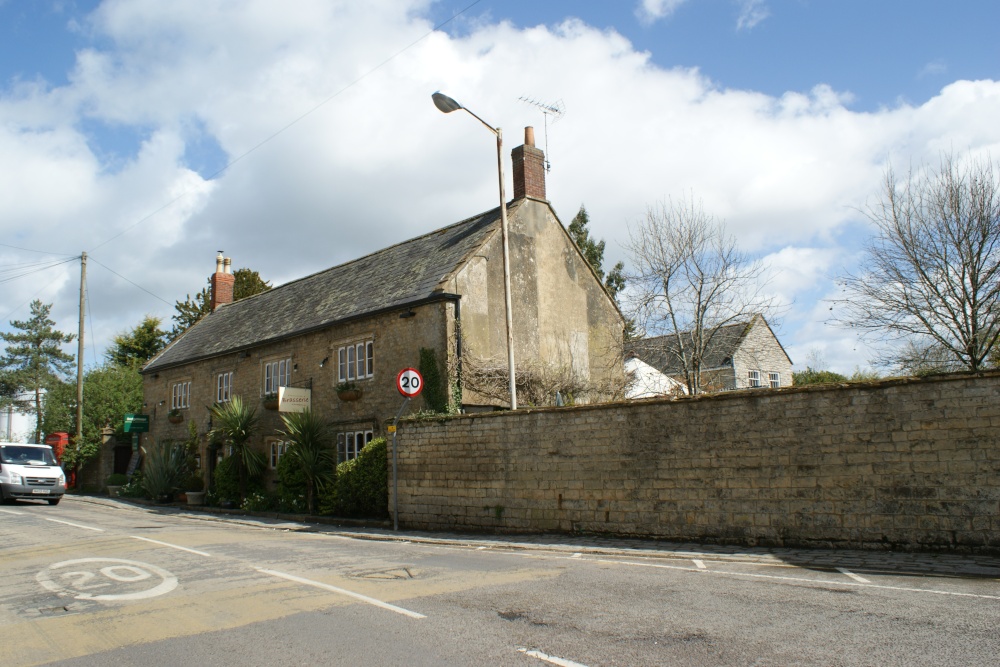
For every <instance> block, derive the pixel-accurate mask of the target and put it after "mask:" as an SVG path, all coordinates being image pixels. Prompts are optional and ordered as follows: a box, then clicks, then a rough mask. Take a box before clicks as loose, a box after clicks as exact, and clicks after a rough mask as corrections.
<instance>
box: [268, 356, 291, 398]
mask: <svg viewBox="0 0 1000 667" xmlns="http://www.w3.org/2000/svg"><path fill="white" fill-rule="evenodd" d="M291 377H292V358H291V357H286V358H284V359H275V360H274V361H268V362H266V363H265V364H264V395H265V396H277V395H278V387H287V386H288V384H289V382H291Z"/></svg>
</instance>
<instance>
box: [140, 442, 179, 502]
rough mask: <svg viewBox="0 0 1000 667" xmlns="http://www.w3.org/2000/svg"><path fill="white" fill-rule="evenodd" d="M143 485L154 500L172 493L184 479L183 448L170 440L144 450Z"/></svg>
mask: <svg viewBox="0 0 1000 667" xmlns="http://www.w3.org/2000/svg"><path fill="white" fill-rule="evenodd" d="M145 453H146V462H145V464H144V465H143V468H142V470H143V486H144V487H145V489H146V494H147V495H148V496H149V497H150V498H153V499H154V500H155V499H157V498H160V497H162V496H169V495H171V494H173V493H174V492H175V491H177V489H178V488H179V487H180V485H181V481H182V480H183V479H184V448H183V447H179V446H177V445H175V444H173V443H171V442H159V443H157V444H155V445H153V446H151V447H150V448H149V449H148V450H146V452H145Z"/></svg>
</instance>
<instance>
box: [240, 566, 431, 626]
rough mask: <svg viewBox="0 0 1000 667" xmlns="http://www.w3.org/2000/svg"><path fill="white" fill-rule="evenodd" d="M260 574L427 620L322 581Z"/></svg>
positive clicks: (282, 574)
mask: <svg viewBox="0 0 1000 667" xmlns="http://www.w3.org/2000/svg"><path fill="white" fill-rule="evenodd" d="M256 569H257V571H258V572H263V573H264V574H269V575H271V576H272V577H281V578H282V579H287V580H288V581H294V582H296V583H299V584H305V585H306V586H312V587H314V588H321V589H323V590H325V591H331V592H333V593H339V594H341V595H346V596H347V597H351V598H354V599H355V600H361V601H362V602H367V603H368V604H370V605H375V606H376V607H381V608H382V609H388V610H389V611H394V612H396V613H397V614H402V615H404V616H409V617H410V618H427V617H426V616H424V615H423V614H418V613H417V612H415V611H410V610H409V609H403V608H402V607H397V606H396V605H393V604H389V603H388V602H382V601H381V600H376V599H375V598H370V597H368V596H367V595H362V594H361V593H355V592H354V591H349V590H346V589H344V588H337V587H336V586H331V585H330V584H324V583H322V582H320V581H313V580H311V579H303V578H302V577H296V576H295V575H294V574H286V573H284V572H277V571H275V570H264V569H261V568H259V567H258V568H256Z"/></svg>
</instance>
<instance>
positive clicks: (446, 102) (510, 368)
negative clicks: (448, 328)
mask: <svg viewBox="0 0 1000 667" xmlns="http://www.w3.org/2000/svg"><path fill="white" fill-rule="evenodd" d="M431 99H433V100H434V106H436V107H437V108H438V109H439V110H440V111H441V112H443V113H451V112H452V111H458V110H459V109H461V110H462V111H465V112H468V114H469V115H470V116H472V117H473V118H475V119H476V120H478V121H479V122H480V123H482V124H483V125H485V126H486V128H487V129H488V130H489V131H490V132H492V133H493V134H494V135H495V136H496V138H497V172H498V173H499V176H500V234H501V236H502V238H503V293H504V301H505V308H506V318H507V376H508V379H509V381H510V409H511V410H517V389H516V382H515V377H514V325H513V324H512V317H511V311H512V309H511V305H510V248H509V246H508V243H507V195H506V192H505V190H504V177H503V132H502V131H501V130H500V128H499V127H493V126H492V125H490V124H489V123H487V122H486V121H485V120H483V119H482V118H480V117H479V116H477V115H476V114H474V113H472V112H471V111H469V110H468V109H466V108H465V107H463V106H462V105H461V104H459V103H458V102H456V101H455V100H453V99H452V98H450V97H448V96H447V95H445V94H443V93H434V94H433V95H431Z"/></svg>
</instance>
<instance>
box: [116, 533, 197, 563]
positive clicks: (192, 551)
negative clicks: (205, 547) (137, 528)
mask: <svg viewBox="0 0 1000 667" xmlns="http://www.w3.org/2000/svg"><path fill="white" fill-rule="evenodd" d="M129 537H131V538H132V539H133V540H142V541H143V542H152V543H153V544H159V545H161V546H164V547H170V548H171V549H180V550H181V551H187V552H188V553H192V554H198V555H199V556H205V557H206V558H211V557H212V554H207V553H205V552H204V551H198V550H196V549H188V548H187V547H181V546H178V545H176V544H170V543H169V542H160V541H159V540H151V539H149V538H148V537H138V536H136V535H129Z"/></svg>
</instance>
